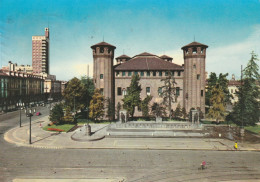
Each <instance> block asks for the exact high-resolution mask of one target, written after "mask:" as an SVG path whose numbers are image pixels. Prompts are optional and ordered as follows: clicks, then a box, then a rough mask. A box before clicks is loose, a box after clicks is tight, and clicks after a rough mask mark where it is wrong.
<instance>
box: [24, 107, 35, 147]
mask: <svg viewBox="0 0 260 182" xmlns="http://www.w3.org/2000/svg"><path fill="white" fill-rule="evenodd" d="M35 112H36V111H35V109H31V108H30V109H28V110H27V109H26V110H25V114H26V116H27V117H30V130H29V144H32V116H33V114H34V113H35Z"/></svg>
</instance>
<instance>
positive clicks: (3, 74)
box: [0, 69, 8, 76]
mask: <svg viewBox="0 0 260 182" xmlns="http://www.w3.org/2000/svg"><path fill="white" fill-rule="evenodd" d="M0 76H8V74H6V73H4V72H3V70H2V69H1V70H0Z"/></svg>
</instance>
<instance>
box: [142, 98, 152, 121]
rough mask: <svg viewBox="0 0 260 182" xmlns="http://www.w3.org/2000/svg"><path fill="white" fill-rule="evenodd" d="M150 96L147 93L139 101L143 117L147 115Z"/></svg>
mask: <svg viewBox="0 0 260 182" xmlns="http://www.w3.org/2000/svg"><path fill="white" fill-rule="evenodd" d="M152 98H153V97H152V96H150V95H147V96H146V97H145V98H144V100H143V101H142V102H141V110H142V115H143V117H148V116H149V103H150V101H151V100H152Z"/></svg>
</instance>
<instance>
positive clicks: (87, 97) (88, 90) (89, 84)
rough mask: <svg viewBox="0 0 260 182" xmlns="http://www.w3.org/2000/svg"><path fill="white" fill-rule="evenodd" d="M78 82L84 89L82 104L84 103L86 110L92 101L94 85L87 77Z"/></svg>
mask: <svg viewBox="0 0 260 182" xmlns="http://www.w3.org/2000/svg"><path fill="white" fill-rule="evenodd" d="M80 81H81V83H82V84H83V85H84V87H85V89H86V94H85V98H84V102H85V106H86V108H88V107H89V105H90V101H91V99H92V96H93V94H94V90H95V85H94V82H93V79H92V78H90V77H87V76H82V77H81V79H80ZM87 111H88V110H87ZM87 115H88V114H87Z"/></svg>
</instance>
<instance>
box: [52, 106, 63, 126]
mask: <svg viewBox="0 0 260 182" xmlns="http://www.w3.org/2000/svg"><path fill="white" fill-rule="evenodd" d="M63 116H64V113H63V107H62V104H56V105H55V106H54V107H53V109H52V110H51V113H50V121H52V122H55V123H56V124H61V123H62V119H63Z"/></svg>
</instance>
